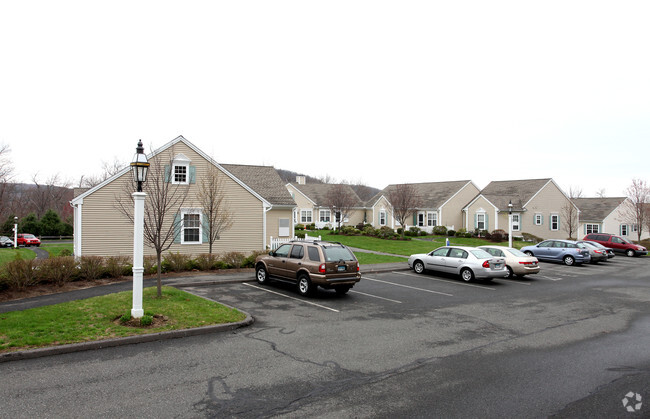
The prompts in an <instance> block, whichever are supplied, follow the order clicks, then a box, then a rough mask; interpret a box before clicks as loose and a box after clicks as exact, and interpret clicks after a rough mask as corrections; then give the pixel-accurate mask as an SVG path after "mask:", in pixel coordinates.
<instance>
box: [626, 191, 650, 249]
mask: <svg viewBox="0 0 650 419" xmlns="http://www.w3.org/2000/svg"><path fill="white" fill-rule="evenodd" d="M625 195H626V196H627V198H628V199H626V200H625V202H624V204H623V210H622V213H623V214H622V215H623V219H622V220H621V221H622V222H625V223H629V224H633V225H635V226H636V233H637V236H638V241H641V234H642V233H643V230H644V229H645V228H646V227H648V225H649V224H650V212H648V205H647V204H648V203H649V202H650V186H648V184H647V183H646V181H645V180H641V179H632V184H631V185H630V186H628V187H627V189H626V190H625Z"/></svg>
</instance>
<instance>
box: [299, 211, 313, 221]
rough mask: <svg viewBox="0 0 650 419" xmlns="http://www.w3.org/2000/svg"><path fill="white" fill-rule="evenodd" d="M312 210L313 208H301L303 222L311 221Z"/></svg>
mask: <svg viewBox="0 0 650 419" xmlns="http://www.w3.org/2000/svg"><path fill="white" fill-rule="evenodd" d="M311 216H312V211H311V210H300V222H301V223H311V221H312V218H311Z"/></svg>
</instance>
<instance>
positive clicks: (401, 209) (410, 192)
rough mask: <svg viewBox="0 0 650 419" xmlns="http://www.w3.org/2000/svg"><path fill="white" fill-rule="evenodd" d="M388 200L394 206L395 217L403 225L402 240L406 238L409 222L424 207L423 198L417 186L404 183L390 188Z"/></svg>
mask: <svg viewBox="0 0 650 419" xmlns="http://www.w3.org/2000/svg"><path fill="white" fill-rule="evenodd" d="M388 200H389V201H390V204H391V205H392V206H393V217H394V218H395V220H397V222H398V223H400V224H401V225H402V238H404V229H405V228H406V224H407V221H408V219H409V217H411V216H413V214H414V213H415V211H417V209H418V208H419V207H420V206H421V205H422V198H421V197H420V195H419V194H418V193H417V190H416V189H415V186H413V185H412V184H410V183H404V184H399V185H391V186H389V190H388Z"/></svg>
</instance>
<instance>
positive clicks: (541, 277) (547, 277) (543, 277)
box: [536, 275, 564, 281]
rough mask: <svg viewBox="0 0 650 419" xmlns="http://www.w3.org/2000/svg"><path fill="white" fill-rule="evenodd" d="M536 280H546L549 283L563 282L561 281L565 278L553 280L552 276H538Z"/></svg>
mask: <svg viewBox="0 0 650 419" xmlns="http://www.w3.org/2000/svg"><path fill="white" fill-rule="evenodd" d="M536 278H537V279H545V280H547V281H561V280H563V279H564V278H551V277H550V276H542V275H537V276H536Z"/></svg>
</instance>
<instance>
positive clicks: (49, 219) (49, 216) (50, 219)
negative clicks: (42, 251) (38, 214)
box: [41, 209, 63, 236]
mask: <svg viewBox="0 0 650 419" xmlns="http://www.w3.org/2000/svg"><path fill="white" fill-rule="evenodd" d="M62 232H63V223H62V222H61V217H59V214H57V213H56V212H55V211H54V210H51V209H49V210H47V212H46V213H45V215H43V217H42V218H41V235H43V236H58V235H60V234H61V233H62Z"/></svg>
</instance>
